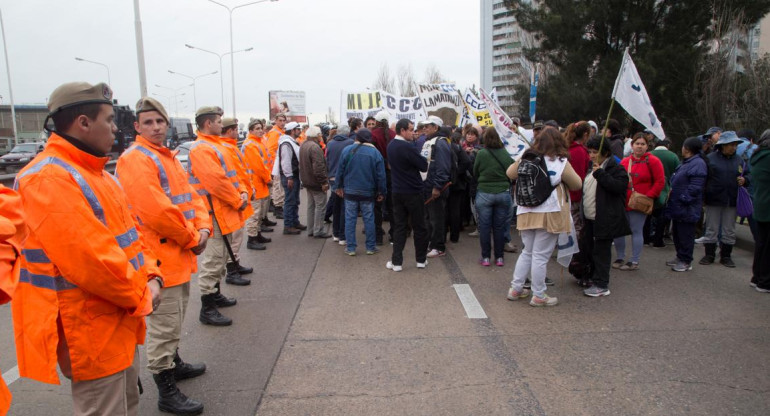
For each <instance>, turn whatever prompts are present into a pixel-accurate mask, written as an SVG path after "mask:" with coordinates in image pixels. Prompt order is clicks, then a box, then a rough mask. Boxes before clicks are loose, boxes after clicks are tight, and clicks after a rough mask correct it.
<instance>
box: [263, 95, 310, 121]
mask: <svg viewBox="0 0 770 416" xmlns="http://www.w3.org/2000/svg"><path fill="white" fill-rule="evenodd" d="M268 95H269V97H270V120H274V119H275V115H276V114H278V113H284V114H285V115H286V120H287V121H296V122H299V123H306V122H307V113H306V112H305V91H269V92H268Z"/></svg>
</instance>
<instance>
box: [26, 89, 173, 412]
mask: <svg viewBox="0 0 770 416" xmlns="http://www.w3.org/2000/svg"><path fill="white" fill-rule="evenodd" d="M48 109H49V110H50V114H49V117H51V118H52V119H53V123H54V127H55V131H54V133H53V134H52V135H51V137H50V138H49V139H48V144H47V145H46V147H45V150H44V151H43V152H42V153H40V154H38V155H37V156H36V157H35V158H34V159H33V160H32V161H31V162H30V163H29V164H28V165H27V166H26V167H25V168H24V169H23V170H22V171H21V172H19V174H18V175H17V177H16V184H17V186H18V191H19V194H20V195H21V198H22V202H23V204H24V212H25V218H26V222H27V225H28V227H29V236H28V237H27V240H26V242H25V243H24V250H23V251H22V264H21V271H20V278H19V280H20V282H19V286H18V287H17V289H16V294H15V296H14V299H13V302H12V308H13V326H14V332H15V336H16V355H17V359H18V365H19V374H20V375H21V376H22V377H29V378H32V379H35V380H38V381H42V382H45V383H52V384H58V383H59V376H58V374H57V372H56V364H57V361H58V364H59V368H60V369H61V371H62V373H63V374H64V375H65V376H66V377H67V378H70V379H71V380H72V400H73V403H74V409H75V412H74V413H75V414H76V415H95V414H99V415H135V414H137V408H138V404H139V387H138V378H139V358H138V356H139V354H138V348H137V345H138V344H142V343H144V336H145V330H146V327H145V321H144V317H145V316H146V315H149V314H150V313H152V311H153V310H154V309H156V308H157V307H158V305H159V304H160V301H161V295H160V289H161V287H163V279H162V278H161V272H160V270H159V268H158V266H157V260H156V259H155V258H154V256H153V254H152V251H151V250H149V249H148V248H147V246H146V245H145V244H144V241H143V238H142V235H141V234H140V233H139V231H138V230H137V228H136V223H135V220H134V218H135V217H134V216H133V215H132V214H131V212H130V211H129V207H128V201H127V200H126V195H125V193H124V192H123V190H122V189H121V187H120V184H119V183H118V180H117V179H116V178H115V177H114V176H112V175H111V174H109V173H107V172H106V171H105V170H104V165H105V164H106V163H107V161H108V160H109V157H108V156H107V152H109V151H110V149H111V148H112V143H113V141H114V140H115V133H116V132H117V127H116V126H115V123H114V122H113V119H114V117H115V113H114V111H113V108H112V91H111V90H110V87H109V86H108V85H107V84H96V85H90V84H88V83H85V82H76V83H69V84H64V85H62V86H60V87H58V88H57V89H56V90H54V92H53V93H51V95H50V97H49V99H48Z"/></svg>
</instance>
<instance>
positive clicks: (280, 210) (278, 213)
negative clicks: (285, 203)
mask: <svg viewBox="0 0 770 416" xmlns="http://www.w3.org/2000/svg"><path fill="white" fill-rule="evenodd" d="M273 215H274V216H275V218H276V219H278V220H282V219H283V207H275V213H273Z"/></svg>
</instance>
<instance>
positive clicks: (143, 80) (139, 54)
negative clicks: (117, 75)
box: [134, 0, 147, 97]
mask: <svg viewBox="0 0 770 416" xmlns="http://www.w3.org/2000/svg"><path fill="white" fill-rule="evenodd" d="M134 37H135V38H136V62H137V64H138V65H139V96H140V97H146V96H147V74H146V71H145V69H144V40H143V38H142V14H141V13H140V12H139V0H134Z"/></svg>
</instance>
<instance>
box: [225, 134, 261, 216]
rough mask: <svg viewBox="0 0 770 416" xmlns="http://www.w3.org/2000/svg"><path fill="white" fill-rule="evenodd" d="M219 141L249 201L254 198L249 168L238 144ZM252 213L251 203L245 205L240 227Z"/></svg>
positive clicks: (231, 141)
mask: <svg viewBox="0 0 770 416" xmlns="http://www.w3.org/2000/svg"><path fill="white" fill-rule="evenodd" d="M220 139H221V140H222V141H221V143H222V146H224V147H225V149H227V153H226V154H225V158H230V161H231V162H232V164H233V166H235V172H236V173H237V175H238V182H240V183H241V185H245V186H246V188H247V189H248V193H249V201H251V197H253V196H254V187H253V186H252V185H251V167H249V165H248V164H247V163H246V159H245V158H244V157H243V153H241V151H240V150H238V142H236V141H235V139H231V138H229V137H220ZM253 213H254V208H252V206H251V203H249V204H248V205H246V209H244V210H243V211H241V227H243V226H244V225H245V223H246V219H247V218H249V217H251V214H253Z"/></svg>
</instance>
